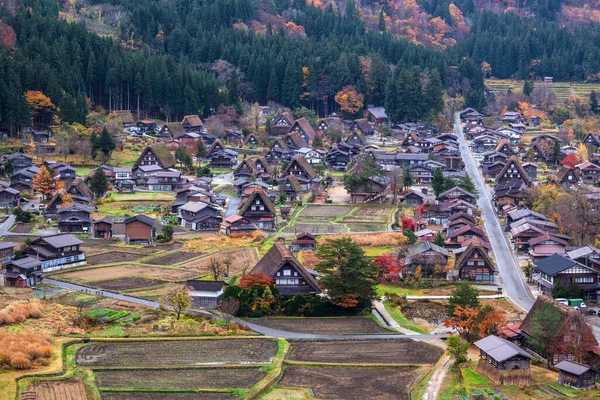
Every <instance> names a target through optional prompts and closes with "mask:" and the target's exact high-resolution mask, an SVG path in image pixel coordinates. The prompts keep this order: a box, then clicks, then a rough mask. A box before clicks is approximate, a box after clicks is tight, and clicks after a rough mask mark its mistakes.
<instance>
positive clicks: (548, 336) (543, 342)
mask: <svg viewBox="0 0 600 400" xmlns="http://www.w3.org/2000/svg"><path fill="white" fill-rule="evenodd" d="M561 319H562V316H561V313H560V310H559V309H558V308H557V307H556V306H554V305H553V304H551V303H548V302H541V303H540V304H539V307H538V308H537V310H535V313H534V314H533V317H532V318H531V326H530V330H529V332H528V334H529V343H530V345H531V346H532V348H533V349H534V350H535V351H536V352H538V353H540V354H542V355H544V354H548V353H551V352H552V346H553V345H554V341H555V339H556V335H557V333H558V330H559V329H560V324H561ZM549 363H550V360H548V364H549Z"/></svg>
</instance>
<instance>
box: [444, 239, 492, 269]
mask: <svg viewBox="0 0 600 400" xmlns="http://www.w3.org/2000/svg"><path fill="white" fill-rule="evenodd" d="M475 250H478V251H479V253H480V254H481V255H482V256H483V261H485V263H486V264H487V265H489V266H490V267H491V268H492V269H494V270H495V269H496V267H495V266H494V262H493V261H492V259H491V258H490V256H488V253H487V250H486V249H485V247H483V246H482V245H481V243H480V241H479V240H474V241H472V242H471V244H469V246H468V247H467V248H466V249H465V251H463V252H462V253H461V254H460V256H458V258H457V259H456V262H455V263H454V268H455V269H458V270H460V269H461V268H462V267H463V266H465V265H466V262H467V261H468V260H469V257H471V254H473V252H474V251H475Z"/></svg>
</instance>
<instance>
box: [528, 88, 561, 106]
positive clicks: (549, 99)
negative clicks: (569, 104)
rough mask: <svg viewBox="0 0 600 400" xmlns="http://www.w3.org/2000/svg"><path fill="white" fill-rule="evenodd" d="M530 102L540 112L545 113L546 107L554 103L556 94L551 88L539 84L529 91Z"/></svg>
mask: <svg viewBox="0 0 600 400" xmlns="http://www.w3.org/2000/svg"><path fill="white" fill-rule="evenodd" d="M531 100H532V101H533V103H534V104H536V105H537V106H539V107H540V108H541V109H542V110H544V111H547V110H548V107H550V106H552V105H554V104H555V103H556V92H554V89H552V86H549V85H546V84H541V85H538V86H536V87H535V88H534V89H533V90H532V91H531Z"/></svg>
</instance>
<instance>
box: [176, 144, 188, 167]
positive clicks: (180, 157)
mask: <svg viewBox="0 0 600 400" xmlns="http://www.w3.org/2000/svg"><path fill="white" fill-rule="evenodd" d="M187 156H189V154H188V153H187V151H186V150H185V147H183V146H179V147H177V149H175V160H177V161H178V162H179V169H183V164H184V163H185V160H186V157H187Z"/></svg>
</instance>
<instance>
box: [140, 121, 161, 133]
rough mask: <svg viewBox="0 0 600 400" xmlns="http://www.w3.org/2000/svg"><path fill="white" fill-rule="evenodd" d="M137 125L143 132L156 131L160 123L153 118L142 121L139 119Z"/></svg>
mask: <svg viewBox="0 0 600 400" xmlns="http://www.w3.org/2000/svg"><path fill="white" fill-rule="evenodd" d="M135 125H136V127H137V129H138V131H140V132H142V133H152V132H156V129H157V128H158V124H157V123H156V121H154V120H151V119H143V120H141V121H138V122H137V124H135Z"/></svg>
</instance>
